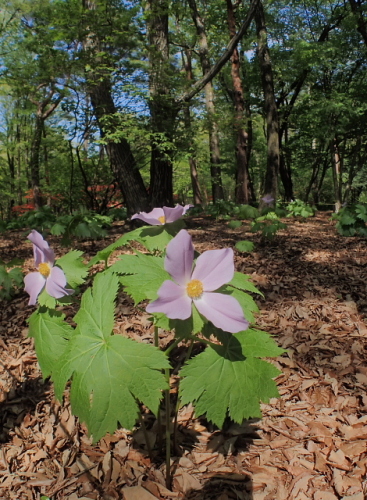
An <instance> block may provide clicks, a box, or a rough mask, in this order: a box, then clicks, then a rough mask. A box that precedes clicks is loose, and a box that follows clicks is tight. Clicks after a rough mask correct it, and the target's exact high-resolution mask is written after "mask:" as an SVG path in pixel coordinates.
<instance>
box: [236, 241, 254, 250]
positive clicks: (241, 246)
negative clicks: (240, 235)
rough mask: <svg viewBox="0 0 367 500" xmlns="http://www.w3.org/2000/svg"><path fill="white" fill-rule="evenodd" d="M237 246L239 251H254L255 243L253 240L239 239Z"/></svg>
mask: <svg viewBox="0 0 367 500" xmlns="http://www.w3.org/2000/svg"><path fill="white" fill-rule="evenodd" d="M235 247H236V248H237V250H238V251H239V252H252V251H253V249H254V244H253V243H252V241H248V240H242V241H237V243H236V245H235Z"/></svg>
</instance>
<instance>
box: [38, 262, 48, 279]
mask: <svg viewBox="0 0 367 500" xmlns="http://www.w3.org/2000/svg"><path fill="white" fill-rule="evenodd" d="M38 271H39V272H40V273H41V274H42V276H44V277H45V278H48V277H49V276H50V272H51V266H50V264H47V262H42V263H41V264H40V265H39V266H38Z"/></svg>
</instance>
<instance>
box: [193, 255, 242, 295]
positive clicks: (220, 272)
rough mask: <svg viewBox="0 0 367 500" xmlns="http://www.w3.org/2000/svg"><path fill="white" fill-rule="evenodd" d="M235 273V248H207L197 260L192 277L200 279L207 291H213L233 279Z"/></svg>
mask: <svg viewBox="0 0 367 500" xmlns="http://www.w3.org/2000/svg"><path fill="white" fill-rule="evenodd" d="M233 274H234V263H233V250H232V248H222V249H221V250H207V251H206V252H204V253H203V254H201V255H200V256H199V257H198V258H197V260H196V265H195V269H194V271H193V273H192V279H193V280H194V279H195V280H200V281H201V282H202V283H203V285H204V291H205V292H213V291H214V290H217V289H218V288H219V287H221V286H222V285H224V284H225V283H228V282H229V281H231V280H232V278H233Z"/></svg>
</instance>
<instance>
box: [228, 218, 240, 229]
mask: <svg viewBox="0 0 367 500" xmlns="http://www.w3.org/2000/svg"><path fill="white" fill-rule="evenodd" d="M241 226H242V222H241V221H240V220H230V221H229V222H228V227H229V228H230V229H237V228H239V227H241Z"/></svg>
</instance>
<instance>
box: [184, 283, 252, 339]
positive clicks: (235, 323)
mask: <svg viewBox="0 0 367 500" xmlns="http://www.w3.org/2000/svg"><path fill="white" fill-rule="evenodd" d="M194 304H195V307H196V309H197V310H198V311H199V313H200V314H201V315H202V316H205V318H206V319H208V320H209V321H211V322H212V323H213V325H214V326H216V327H217V328H221V329H222V330H224V331H225V332H230V333H237V332H242V331H243V330H247V328H248V326H249V322H248V321H247V320H246V319H245V317H244V315H243V311H242V307H241V306H240V304H239V302H238V301H237V300H236V299H235V298H234V297H231V296H230V295H225V294H223V293H210V292H204V293H203V295H202V296H201V298H200V299H197V300H194Z"/></svg>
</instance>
